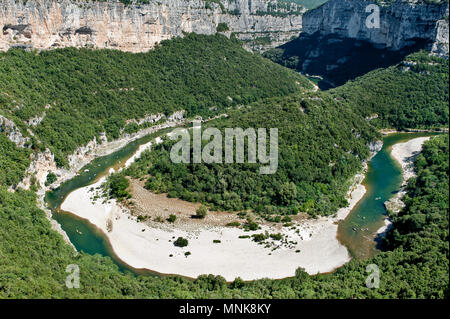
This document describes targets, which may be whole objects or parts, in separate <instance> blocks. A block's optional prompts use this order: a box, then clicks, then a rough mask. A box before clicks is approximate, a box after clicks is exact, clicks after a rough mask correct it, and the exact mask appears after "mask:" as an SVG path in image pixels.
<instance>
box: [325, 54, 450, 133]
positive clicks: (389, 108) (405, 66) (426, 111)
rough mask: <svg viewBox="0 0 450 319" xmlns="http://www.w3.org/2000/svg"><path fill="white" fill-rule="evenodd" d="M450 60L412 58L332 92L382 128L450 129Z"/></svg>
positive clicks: (368, 74) (417, 56)
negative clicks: (449, 106)
mask: <svg viewBox="0 0 450 319" xmlns="http://www.w3.org/2000/svg"><path fill="white" fill-rule="evenodd" d="M448 69H449V65H448V59H443V58H438V57H433V56H429V55H428V54H427V53H426V52H425V51H420V52H417V53H414V54H411V55H409V56H407V57H406V58H405V60H404V61H403V62H401V63H399V64H397V65H394V66H391V67H389V68H386V69H378V70H375V71H372V72H369V73H367V74H365V75H363V76H361V77H359V78H357V79H356V80H354V81H349V82H347V83H346V84H344V85H342V86H340V87H338V88H336V89H333V90H330V94H332V95H333V96H335V98H342V99H345V100H346V101H348V102H350V104H351V105H352V108H353V109H354V110H355V111H356V112H358V113H359V114H361V115H362V116H364V117H365V118H370V117H375V116H376V118H374V119H372V120H371V121H370V123H371V124H372V125H374V126H375V127H378V128H395V129H398V130H404V129H408V128H416V129H417V128H418V129H425V128H428V129H430V128H436V129H439V128H445V127H447V128H448V124H449V123H448V121H449V113H448V112H449V108H448V105H449V98H448V97H449V92H448V90H449V86H448V83H449V72H448Z"/></svg>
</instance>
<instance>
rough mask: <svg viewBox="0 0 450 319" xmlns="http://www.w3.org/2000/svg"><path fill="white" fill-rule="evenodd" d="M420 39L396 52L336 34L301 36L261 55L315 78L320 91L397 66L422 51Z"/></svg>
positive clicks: (425, 42) (412, 41)
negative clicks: (373, 71)
mask: <svg viewBox="0 0 450 319" xmlns="http://www.w3.org/2000/svg"><path fill="white" fill-rule="evenodd" d="M428 45H429V43H428V41H426V40H423V39H412V40H411V41H410V43H409V45H408V46H406V47H404V48H402V49H401V50H398V51H392V50H388V49H385V48H378V47H376V46H375V45H373V44H372V43H370V42H368V41H362V40H356V39H351V38H344V37H341V36H339V35H336V34H331V35H326V36H322V35H320V34H319V33H315V34H312V35H309V34H301V35H300V36H299V37H298V38H296V39H294V40H292V41H290V42H288V43H285V44H284V45H282V46H280V47H278V48H275V49H272V50H269V51H267V52H265V53H264V56H265V57H266V58H269V59H271V60H272V61H274V62H276V63H279V64H281V65H283V66H286V67H288V68H291V69H295V70H297V71H299V72H301V73H303V74H306V75H310V76H319V77H320V78H318V86H319V87H320V89H322V90H327V89H330V88H332V87H336V86H340V85H342V84H345V83H346V82H347V81H349V80H352V79H355V78H356V77H358V76H361V75H364V74H366V73H367V72H370V71H372V70H374V69H378V68H386V67H389V66H391V65H394V64H397V63H399V62H401V61H402V60H403V59H404V58H405V56H407V55H408V54H411V53H413V52H416V51H419V50H421V49H425V48H426V47H427V46H428Z"/></svg>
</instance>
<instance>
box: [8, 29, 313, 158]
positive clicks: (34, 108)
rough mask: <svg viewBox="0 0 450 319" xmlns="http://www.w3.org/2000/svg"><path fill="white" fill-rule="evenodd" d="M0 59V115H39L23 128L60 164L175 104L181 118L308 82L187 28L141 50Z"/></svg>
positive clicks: (17, 53) (12, 54)
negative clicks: (97, 140)
mask: <svg viewBox="0 0 450 319" xmlns="http://www.w3.org/2000/svg"><path fill="white" fill-rule="evenodd" d="M0 61H1V63H0V91H1V92H3V94H0V114H3V115H4V116H5V117H7V118H10V119H14V120H15V122H16V124H17V123H19V122H21V121H25V122H28V121H29V120H30V119H33V118H36V117H43V118H42V119H41V121H40V122H39V123H38V124H37V125H35V126H31V127H29V128H30V129H31V130H32V132H33V133H34V135H35V137H33V148H35V149H45V148H46V147H49V148H50V150H51V151H52V152H53V153H54V155H55V159H56V160H57V163H58V164H59V165H61V166H62V165H64V164H66V163H67V162H66V156H67V155H68V154H70V153H72V152H73V151H74V150H75V149H76V148H77V147H78V146H80V145H85V144H87V143H88V142H89V141H91V140H92V139H93V138H94V137H96V136H98V135H99V133H101V132H106V134H107V136H108V138H110V139H111V138H112V139H115V138H118V137H119V135H120V134H121V133H122V131H121V130H122V129H123V128H124V127H125V124H126V120H128V119H140V118H144V117H145V116H147V115H150V114H156V113H159V112H162V113H165V114H166V115H170V114H172V113H173V112H174V111H179V110H185V111H186V116H187V117H191V116H194V115H202V116H211V115H215V114H219V113H220V112H223V110H224V109H226V108H228V107H230V106H236V105H241V104H247V103H251V102H254V101H256V100H258V99H261V98H267V97H273V96H284V95H287V94H290V93H294V92H297V91H298V90H300V89H301V88H306V89H311V88H312V85H311V83H310V82H309V81H308V80H307V79H306V78H305V77H303V76H301V75H298V74H296V73H295V72H292V71H290V70H286V69H285V68H283V67H281V66H279V65H277V64H275V63H272V62H270V61H268V60H266V59H263V58H262V57H261V56H259V55H257V54H252V53H249V52H247V51H245V50H244V49H243V48H242V43H241V42H239V41H238V40H236V39H231V40H229V39H227V38H226V37H225V36H223V35H215V36H205V35H196V34H187V35H186V36H185V37H184V38H176V39H172V40H168V41H162V42H161V44H160V46H159V47H158V48H157V49H155V50H152V51H150V52H147V53H139V54H132V53H125V52H121V51H117V50H90V49H76V48H66V49H58V50H51V51H43V52H40V53H39V54H37V53H36V52H25V51H23V50H18V49H16V50H9V51H8V52H6V53H0ZM17 125H18V124H17ZM22 125H23V123H22ZM22 133H23V134H24V135H25V136H30V134H29V133H28V132H27V131H26V130H24V131H23V132H22Z"/></svg>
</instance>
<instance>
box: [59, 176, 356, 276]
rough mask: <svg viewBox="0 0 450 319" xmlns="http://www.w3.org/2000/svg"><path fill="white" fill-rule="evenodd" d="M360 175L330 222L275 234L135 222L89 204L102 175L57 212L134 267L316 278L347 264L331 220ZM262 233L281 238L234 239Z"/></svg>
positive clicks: (108, 206) (117, 209)
mask: <svg viewBox="0 0 450 319" xmlns="http://www.w3.org/2000/svg"><path fill="white" fill-rule="evenodd" d="M362 177H363V175H361V176H358V181H357V182H358V184H356V185H354V187H353V188H352V191H351V193H350V196H351V198H350V205H349V206H348V207H346V208H342V209H340V210H339V212H338V213H337V214H336V217H335V218H325V217H323V218H319V219H317V220H307V221H306V222H304V223H301V224H300V223H294V225H293V226H292V227H289V228H283V229H281V231H280V229H278V228H273V227H269V226H265V225H263V226H261V229H260V230H258V231H248V232H246V231H244V230H242V229H239V228H233V227H199V228H197V229H193V230H192V229H191V230H184V229H180V228H178V227H177V226H172V225H168V224H164V227H154V226H153V227H152V226H149V225H147V224H145V223H142V222H139V221H138V219H137V218H136V216H132V215H131V214H130V211H129V210H128V209H127V208H126V207H123V206H122V205H121V204H119V203H117V202H116V201H115V200H109V201H107V202H103V201H102V200H101V199H100V200H97V201H93V192H92V189H96V188H97V187H100V186H101V184H102V183H103V182H104V181H105V177H102V178H101V179H100V180H99V181H98V182H97V183H95V184H93V185H90V186H87V187H83V188H80V189H77V190H75V191H74V192H72V193H71V194H69V196H68V197H67V198H66V200H65V201H64V202H63V204H62V206H61V209H62V210H63V211H67V212H70V213H72V214H75V215H76V216H78V217H79V218H83V219H86V220H88V221H89V222H90V223H92V224H93V225H95V226H96V227H97V228H99V229H100V230H101V231H102V232H103V233H104V234H105V236H106V237H107V238H108V241H109V242H110V244H111V247H112V249H113V251H114V253H115V255H116V256H117V257H118V258H119V259H120V260H122V261H123V262H124V263H126V264H128V265H129V266H131V267H133V268H136V269H149V270H152V271H155V272H158V273H162V274H178V275H183V276H186V277H192V278H195V277H197V276H199V275H201V274H215V275H221V276H223V277H224V278H225V279H227V280H228V281H232V280H234V279H235V278H236V277H240V278H242V279H243V280H254V279H261V278H272V279H280V278H285V277H291V276H293V275H294V274H295V270H296V269H297V268H298V267H303V268H304V269H305V270H306V271H307V272H308V273H309V274H317V273H324V272H330V271H332V270H334V269H336V268H338V267H340V266H342V265H343V264H345V263H347V262H348V261H349V260H350V256H349V254H348V252H347V249H346V248H345V247H344V246H342V245H341V244H340V243H339V242H338V241H337V239H336V232H337V221H338V220H341V219H343V218H345V216H346V215H347V214H348V213H349V212H350V211H351V209H352V208H353V207H354V205H355V204H356V203H357V202H358V201H359V200H360V199H361V198H362V197H363V196H364V193H365V188H364V186H362V185H361V184H359V183H360V181H361V180H362ZM266 231H267V232H268V233H275V232H276V233H281V234H282V236H283V240H282V241H276V240H267V241H266V242H265V243H264V245H261V244H258V243H256V242H255V241H253V240H252V239H251V238H240V236H241V237H242V236H246V237H247V236H251V235H253V234H259V233H264V232H266ZM178 237H183V238H186V239H188V241H189V244H188V246H187V247H184V248H179V247H176V246H174V244H173V243H174V241H175V239H176V238H178ZM214 241H220V243H214ZM293 243H295V244H293ZM267 245H269V247H266V246H267ZM188 252H189V254H188V255H187V256H186V253H188ZM255 261H257V263H255Z"/></svg>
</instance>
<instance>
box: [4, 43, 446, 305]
mask: <svg viewBox="0 0 450 319" xmlns="http://www.w3.org/2000/svg"><path fill="white" fill-rule="evenodd" d="M413 59H414V62H416V63H415V64H411V63H408V61H412V60H413ZM445 63H447V64H445ZM445 67H448V62H445V61H443V60H441V59H435V58H429V57H428V56H425V55H424V54H423V53H421V54H417V55H413V56H411V57H409V58H408V59H407V61H406V62H405V63H402V64H399V65H398V66H394V67H392V68H388V69H386V70H377V71H373V72H372V73H369V74H367V76H366V77H363V78H361V79H357V80H355V81H353V82H350V83H348V85H344V86H343V87H341V88H336V89H334V90H329V91H327V92H312V91H311V89H312V85H311V83H310V82H309V81H308V80H306V78H304V77H302V76H300V75H297V74H295V73H294V72H293V71H291V70H286V69H284V68H283V67H281V66H279V65H276V64H274V63H272V62H270V61H267V60H265V59H263V58H262V57H260V56H258V55H255V54H251V53H248V52H246V51H244V50H243V49H242V48H241V45H240V44H239V43H238V42H236V41H235V40H227V39H226V38H225V37H223V36H198V35H187V36H186V37H185V38H184V39H174V40H170V41H166V42H164V43H162V44H161V46H160V47H159V48H158V49H156V50H155V51H152V52H149V53H146V54H128V53H122V52H116V51H111V50H98V51H94V50H87V49H84V50H77V49H63V50H53V51H48V52H41V53H39V54H38V53H37V52H23V51H20V50H10V51H8V52H7V53H0V93H1V94H0V114H1V115H3V116H5V117H8V118H10V119H13V120H14V121H15V123H16V125H17V126H18V127H19V128H20V129H21V131H22V133H23V135H25V136H27V137H29V138H30V140H31V141H32V145H31V148H18V147H17V146H16V145H15V144H14V143H13V142H11V141H10V140H9V139H8V138H7V137H6V136H5V134H3V132H0V147H1V149H2V152H1V153H0V238H2V240H1V241H0V269H1V271H0V298H448V297H449V291H448V287H449V281H448V271H449V267H448V261H449V245H448V242H449V237H448V235H449V234H448V233H449V226H448V218H449V216H448V213H449V201H448V198H449V191H448V187H449V185H448V183H449V180H448V172H449V167H448V160H449V138H448V135H447V134H445V135H440V136H438V137H435V138H433V139H431V140H430V141H428V142H426V143H425V145H424V149H423V152H422V154H421V155H420V156H418V157H417V159H416V161H415V167H416V173H417V177H416V178H414V179H412V180H410V184H409V186H408V193H407V196H406V198H405V202H406V207H405V208H404V209H403V210H402V211H401V212H400V213H399V214H398V215H392V216H391V218H392V219H393V221H394V230H393V231H392V232H390V233H389V234H388V236H387V237H386V239H385V241H384V242H383V245H384V249H385V251H383V252H380V253H379V254H378V255H376V256H375V257H373V258H371V259H369V260H356V259H354V260H352V261H351V262H349V263H348V264H347V265H345V266H343V267H342V268H340V269H338V270H336V271H335V272H333V273H331V274H322V275H317V276H309V275H308V274H307V273H306V272H304V271H303V270H302V269H298V270H297V271H296V274H295V277H292V278H287V279H283V280H270V279H263V280H256V281H252V282H243V281H242V280H240V279H236V280H235V281H234V282H231V283H226V281H225V279H224V278H222V277H220V276H213V275H208V274H205V275H203V276H200V277H198V278H197V279H195V280H190V279H186V278H182V277H179V276H169V277H157V276H137V275H135V274H132V273H130V272H127V271H121V270H119V267H118V266H117V265H116V264H115V263H114V262H113V261H112V259H111V258H109V257H102V256H100V255H94V256H93V255H89V254H86V253H83V252H75V251H74V250H73V249H72V248H71V247H70V246H69V245H68V244H67V243H66V242H64V240H63V238H62V236H61V235H59V234H58V233H57V232H56V231H54V230H52V229H51V225H50V222H49V221H48V219H47V217H46V215H45V212H43V211H42V210H40V209H39V208H38V207H37V205H36V196H37V195H36V193H35V192H34V191H33V190H29V191H27V190H21V189H17V190H15V191H11V190H10V189H9V188H10V186H11V185H14V184H17V183H18V182H19V181H20V180H21V178H22V176H23V174H24V172H25V169H26V167H28V165H29V163H30V157H29V156H30V154H31V153H32V152H35V151H38V150H42V149H43V148H45V147H49V148H50V149H51V150H52V151H53V152H55V154H56V155H57V159H59V164H61V165H64V163H65V159H66V155H67V154H69V153H71V152H72V151H73V150H74V149H75V148H76V147H78V146H79V145H83V144H85V143H86V142H87V141H89V140H91V139H92V138H93V137H95V136H97V135H98V134H99V133H101V132H103V131H106V132H107V134H108V136H109V137H111V138H114V137H117V136H118V135H119V134H120V132H121V129H122V128H124V126H125V121H126V120H127V119H132V118H140V117H143V116H145V115H147V114H149V113H156V112H165V113H166V114H170V113H171V112H173V111H175V110H179V109H185V110H187V112H188V116H190V117H193V116H195V115H198V114H199V115H203V116H209V115H214V114H217V113H219V112H220V113H221V112H224V111H226V112H227V114H228V115H229V117H228V118H220V119H218V120H215V121H214V122H210V123H207V124H206V123H205V126H204V127H205V128H206V127H208V125H214V126H217V127H218V128H220V129H223V128H225V127H230V126H231V127H243V128H245V127H278V128H279V129H280V134H279V135H280V138H279V143H280V160H279V168H278V171H277V174H275V175H274V176H272V177H263V176H261V175H259V174H256V173H255V172H256V171H257V170H256V169H257V168H258V167H259V166H253V164H252V165H250V164H247V165H244V166H243V167H242V166H240V167H239V169H238V168H237V167H236V166H235V165H229V166H226V165H218V164H217V165H216V164H214V165H202V166H201V167H196V166H195V165H186V166H179V167H174V166H173V165H172V163H171V162H168V161H167V147H168V145H170V144H165V143H164V144H161V145H160V146H159V147H158V148H156V149H154V151H155V152H154V153H153V152H152V153H146V154H145V156H144V157H143V158H142V160H140V161H139V162H137V163H136V165H133V166H131V167H130V169H129V170H128V171H126V173H127V174H129V175H130V176H134V177H138V176H145V178H146V179H148V180H149V181H148V183H147V184H148V187H149V189H151V190H154V191H160V192H163V191H164V192H166V191H167V192H171V195H173V196H177V197H182V198H185V199H189V197H191V198H190V200H195V201H202V202H204V203H206V204H207V205H210V206H213V207H216V208H223V209H227V210H228V209H229V210H235V209H237V210H243V209H248V208H249V207H256V210H257V211H258V212H259V213H260V214H261V215H262V216H263V217H265V218H272V217H273V216H274V215H277V214H281V215H289V214H294V213H296V212H298V210H303V211H306V212H308V213H310V215H311V216H317V215H330V214H333V212H334V211H335V210H336V208H337V207H339V206H342V205H345V199H344V194H345V191H346V190H347V189H348V186H349V178H350V177H351V176H353V175H354V174H355V173H356V172H357V171H358V170H360V168H361V160H363V159H365V158H367V157H368V156H369V151H368V148H367V143H369V142H370V141H373V140H374V139H376V138H379V136H380V135H379V133H378V132H377V130H378V129H379V128H386V127H397V125H399V127H409V126H414V127H427V126H430V127H442V126H444V127H445V126H447V127H448V108H446V109H444V110H443V109H442V108H443V105H444V103H445V102H446V101H447V107H448V73H447V74H446V75H445V74H444V73H445V72H444V71H443V70H444V68H445ZM408 68H409V69H408ZM428 80H429V82H428ZM445 87H447V89H446V88H445ZM125 88H127V89H128V90H125ZM132 89H133V90H132ZM372 91H373V92H372ZM383 92H385V93H383ZM424 92H428V93H429V95H428V96H426V95H425V94H424ZM433 92H439V93H438V94H434V93H433ZM364 94H369V96H370V95H372V98H374V99H378V100H377V103H372V102H371V101H370V100H369V99H366V97H364V96H363V95H364ZM392 101H394V102H395V103H391V102H392ZM370 103H372V104H370ZM365 104H367V105H368V109H364V108H363V106H364V105H365ZM395 107H396V109H397V110H398V112H396V111H395V110H394V108H395ZM212 108H214V109H212ZM419 109H420V113H419V112H418V110H419ZM43 112H45V116H44V117H43V119H42V121H41V122H40V123H39V124H37V125H36V126H27V125H26V124H25V123H24V122H27V121H28V120H29V119H30V118H33V117H36V116H42V115H43ZM445 112H446V113H445ZM374 113H376V114H377V115H378V118H375V119H372V120H370V119H366V117H371V116H372V115H373V114H374ZM423 114H425V115H423ZM400 124H401V125H403V126H400ZM27 129H30V131H31V132H32V133H33V134H34V135H35V136H32V134H30V133H29V132H28V131H27ZM156 154H157V155H158V156H155V155H156ZM156 168H158V169H159V170H160V172H161V174H160V175H159V176H158V175H157V172H156ZM194 172H195V176H194V174H193V173H194ZM122 177H123V176H122ZM122 177H120V178H117V180H116V184H117V185H118V187H117V188H114V189H113V192H112V193H110V194H109V195H110V196H116V197H121V196H122V197H127V196H128V194H127V192H126V187H127V182H126V180H124V179H123V178H122ZM174 177H176V178H174ZM194 178H196V179H194ZM112 181H113V182H114V179H113V180H112ZM161 181H164V183H162V182H161ZM272 184H274V185H275V187H274V186H272ZM217 185H218V186H217ZM274 190H276V191H274ZM207 194H210V195H207ZM372 263H373V264H376V265H378V266H379V268H380V269H381V270H382V274H381V283H380V288H379V289H376V290H375V289H368V288H366V286H365V279H366V277H367V273H366V266H367V265H368V264H372ZM68 264H77V265H79V266H80V269H81V274H82V276H81V287H80V289H67V288H66V286H65V284H64V280H65V278H66V276H67V273H66V272H65V269H66V266H67V265H68Z"/></svg>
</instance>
